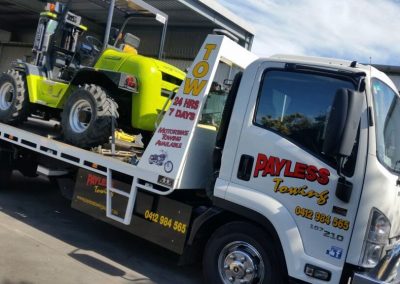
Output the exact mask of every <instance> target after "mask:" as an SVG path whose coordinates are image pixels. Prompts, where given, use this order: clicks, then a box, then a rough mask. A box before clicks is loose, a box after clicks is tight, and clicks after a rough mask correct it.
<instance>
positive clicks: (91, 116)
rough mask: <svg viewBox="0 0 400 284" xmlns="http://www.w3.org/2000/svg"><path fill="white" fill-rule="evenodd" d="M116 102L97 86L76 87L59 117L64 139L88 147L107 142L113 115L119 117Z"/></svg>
mask: <svg viewBox="0 0 400 284" xmlns="http://www.w3.org/2000/svg"><path fill="white" fill-rule="evenodd" d="M117 108H118V106H117V104H116V103H115V102H114V101H113V100H112V99H111V98H110V97H108V96H107V93H106V92H105V90H104V89H103V88H101V87H99V86H96V85H93V84H91V85H84V86H83V87H79V88H78V89H77V90H76V91H75V92H74V93H73V94H71V96H70V97H69V98H68V100H67V102H66V104H65V106H64V111H63V113H62V117H61V126H62V129H63V135H64V140H65V141H66V142H67V143H70V144H72V145H75V146H78V147H82V148H90V147H94V146H98V145H102V144H104V143H106V142H108V139H109V137H110V136H111V129H112V123H113V118H115V119H117V118H118V111H117Z"/></svg>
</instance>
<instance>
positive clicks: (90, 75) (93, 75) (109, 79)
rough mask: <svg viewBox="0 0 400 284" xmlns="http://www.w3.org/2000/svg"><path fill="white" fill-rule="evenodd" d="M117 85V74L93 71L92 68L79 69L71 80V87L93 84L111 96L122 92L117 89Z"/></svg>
mask: <svg viewBox="0 0 400 284" xmlns="http://www.w3.org/2000/svg"><path fill="white" fill-rule="evenodd" d="M118 83H119V75H118V73H115V72H109V71H103V70H95V69H93V68H82V69H80V70H79V71H78V72H77V73H76V74H75V76H74V78H73V79H72V80H71V85H75V86H80V85H84V84H94V85H97V86H100V87H102V88H104V89H106V90H108V91H109V92H111V93H112V94H116V93H117V92H119V91H122V90H119V89H118Z"/></svg>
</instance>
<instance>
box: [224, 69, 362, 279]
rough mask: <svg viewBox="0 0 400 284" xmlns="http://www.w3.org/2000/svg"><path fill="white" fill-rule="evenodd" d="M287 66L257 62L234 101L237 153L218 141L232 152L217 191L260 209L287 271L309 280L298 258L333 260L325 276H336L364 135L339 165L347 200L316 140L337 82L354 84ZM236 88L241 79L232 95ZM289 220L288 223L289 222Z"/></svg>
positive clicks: (340, 265)
mask: <svg viewBox="0 0 400 284" xmlns="http://www.w3.org/2000/svg"><path fill="white" fill-rule="evenodd" d="M287 66H288V64H283V63H278V62H264V63H260V67H259V69H258V71H257V72H258V73H257V76H255V78H256V79H255V83H254V84H253V88H252V91H251V94H250V98H249V100H250V101H249V103H248V106H247V108H245V109H243V108H239V107H237V106H236V105H235V109H234V112H233V115H232V117H242V118H243V117H244V120H243V125H242V127H241V130H240V131H241V132H240V136H239V137H240V138H238V139H239V142H238V147H237V152H236V154H234V153H233V151H234V150H236V149H233V147H232V146H229V147H227V146H225V148H226V149H225V152H224V153H223V155H224V156H223V161H224V159H225V157H228V156H231V157H232V156H234V157H235V158H234V162H233V168H232V175H231V182H230V183H229V186H228V187H227V190H226V192H225V196H224V198H225V199H226V200H229V201H231V202H234V203H236V204H241V205H242V206H243V207H246V208H251V209H252V210H254V211H257V212H258V213H261V214H263V215H264V216H266V217H267V218H268V219H269V220H270V221H271V223H273V225H274V227H275V229H276V231H277V233H278V235H279V237H280V239H281V243H282V246H283V250H284V253H285V257H286V261H287V266H288V270H289V275H292V276H293V275H294V274H297V277H298V275H299V274H300V275H303V277H304V279H306V280H309V281H310V278H307V277H306V275H305V272H304V271H305V264H306V263H309V264H315V265H318V266H320V267H321V261H322V262H323V263H326V265H325V267H330V268H332V269H329V271H330V272H332V282H333V283H338V282H339V278H340V275H341V270H342V268H343V265H344V262H345V259H346V254H347V250H348V246H349V242H350V237H351V231H352V227H353V222H354V219H355V214H356V210H357V206H358V200H359V197H360V192H361V188H362V182H363V178H364V168H363V167H362V166H360V167H356V164H358V165H364V163H365V157H366V146H365V145H366V144H367V143H360V142H356V143H355V145H354V149H353V154H352V156H351V157H350V158H349V159H348V160H347V162H346V163H345V165H344V168H343V173H344V175H345V176H346V178H347V180H349V181H350V182H351V183H352V184H353V191H352V196H351V200H350V202H344V201H342V200H339V199H338V198H337V197H336V196H335V190H336V186H337V181H338V175H337V171H336V167H337V164H336V161H335V159H334V158H333V157H329V156H326V155H325V154H324V153H323V151H322V145H323V141H324V138H325V136H324V135H325V130H326V125H327V118H328V115H329V110H330V108H331V104H332V102H333V98H334V95H335V93H336V92H337V90H338V89H340V88H349V89H353V90H354V89H355V88H356V85H355V83H354V81H352V80H351V79H350V78H349V77H346V76H343V75H340V74H339V73H337V74H334V73H333V72H325V71H324V70H323V69H321V70H317V69H312V68H309V69H308V70H302V71H301V70H298V69H288V68H287ZM325 70H326V69H325ZM243 80H246V78H243V79H242V84H248V82H243ZM247 80H248V78H247ZM253 80H254V79H253ZM243 89H244V88H243V87H242V86H241V89H240V90H239V94H238V97H240V96H241V94H240V92H243ZM246 89H247V90H251V88H246ZM365 103H366V102H364V104H365ZM364 120H365V119H364ZM363 123H364V122H363ZM230 125H232V122H231V124H230ZM362 125H363V124H361V127H360V129H361V131H359V134H358V138H357V140H358V141H366V139H367V132H366V130H363V129H366V128H367V127H362ZM235 129H236V130H237V128H235V127H230V129H229V131H228V136H227V140H226V145H227V144H228V143H229V141H234V139H235V136H236V137H237V132H236V131H234V130H235ZM234 132H236V133H234ZM229 151H232V152H229ZM223 163H224V162H223ZM222 167H227V164H225V165H224V164H223V165H222ZM277 204H279V206H277ZM272 207H274V210H275V211H274V210H272V209H271V208H272ZM284 212H286V213H287V214H288V215H287V216H286V215H285V214H284ZM267 215H269V216H267ZM279 216H283V217H284V218H283V217H282V218H280V217H279ZM285 216H286V217H289V218H286V217H285ZM288 224H294V225H293V228H288ZM280 230H284V231H282V232H281V231H280ZM292 230H293V231H292ZM293 232H298V235H297V236H300V238H299V239H293V236H295V235H296V234H292V233H293ZM289 236H292V238H290V237H289ZM285 238H287V239H285ZM294 259H295V262H293V265H291V264H290V262H291V261H293V260H294ZM299 262H300V265H299ZM322 267H324V266H322ZM335 271H336V272H335ZM303 277H302V278H303ZM314 281H315V279H314ZM313 283H314V282H313Z"/></svg>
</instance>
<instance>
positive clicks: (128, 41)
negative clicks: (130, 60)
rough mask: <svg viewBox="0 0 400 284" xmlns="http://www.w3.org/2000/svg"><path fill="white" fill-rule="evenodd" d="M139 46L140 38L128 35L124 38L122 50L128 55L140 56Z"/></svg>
mask: <svg viewBox="0 0 400 284" xmlns="http://www.w3.org/2000/svg"><path fill="white" fill-rule="evenodd" d="M139 46H140V38H138V37H137V36H134V35H133V34H130V33H127V34H126V35H125V37H124V40H123V44H122V46H121V49H122V51H123V52H126V53H132V54H138V49H139Z"/></svg>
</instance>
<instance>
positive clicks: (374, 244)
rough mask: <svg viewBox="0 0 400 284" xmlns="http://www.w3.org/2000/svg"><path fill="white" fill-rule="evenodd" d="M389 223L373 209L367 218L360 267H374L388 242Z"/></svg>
mask: <svg viewBox="0 0 400 284" xmlns="http://www.w3.org/2000/svg"><path fill="white" fill-rule="evenodd" d="M390 227H391V225H390V222H389V220H388V218H386V216H385V215H383V214H382V213H381V212H380V211H378V210H377V209H375V208H373V209H372V210H371V214H370V216H369V222H368V231H367V233H366V236H365V240H364V246H363V252H362V254H361V255H362V257H361V259H360V265H361V266H363V267H375V265H376V264H377V263H378V262H379V260H380V259H381V256H382V252H383V249H384V247H385V245H387V244H388V242H389V233H390Z"/></svg>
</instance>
